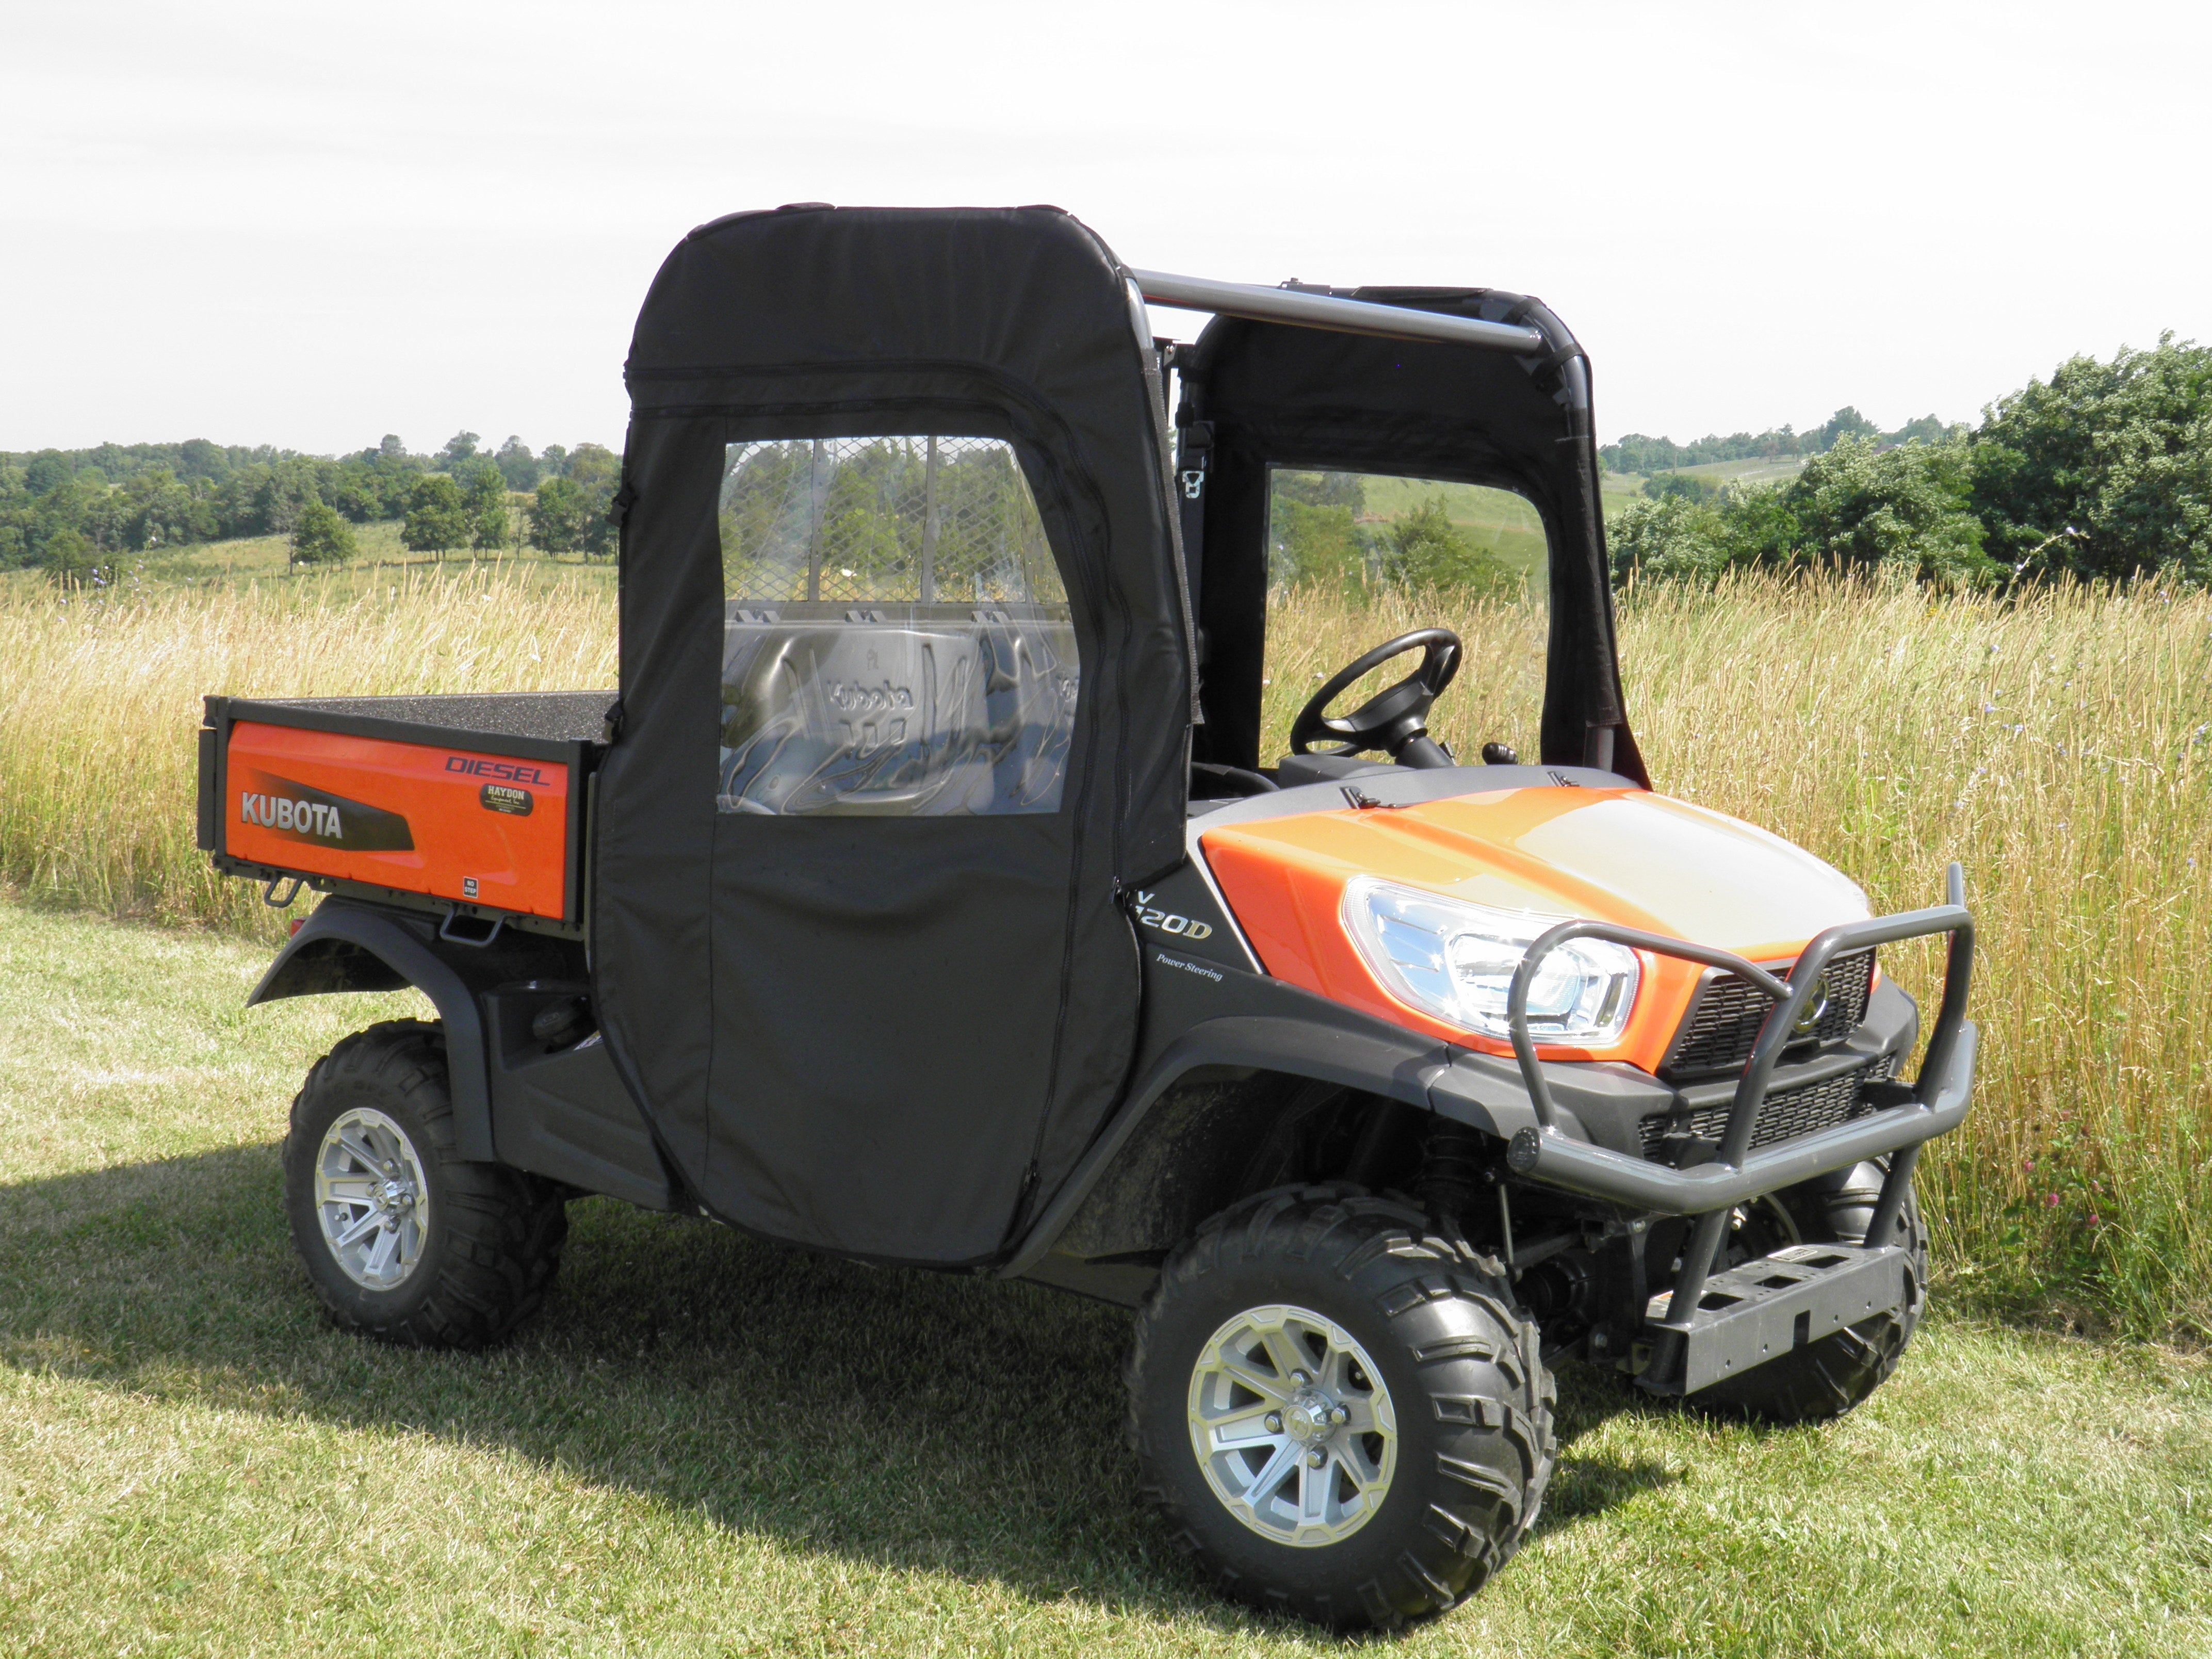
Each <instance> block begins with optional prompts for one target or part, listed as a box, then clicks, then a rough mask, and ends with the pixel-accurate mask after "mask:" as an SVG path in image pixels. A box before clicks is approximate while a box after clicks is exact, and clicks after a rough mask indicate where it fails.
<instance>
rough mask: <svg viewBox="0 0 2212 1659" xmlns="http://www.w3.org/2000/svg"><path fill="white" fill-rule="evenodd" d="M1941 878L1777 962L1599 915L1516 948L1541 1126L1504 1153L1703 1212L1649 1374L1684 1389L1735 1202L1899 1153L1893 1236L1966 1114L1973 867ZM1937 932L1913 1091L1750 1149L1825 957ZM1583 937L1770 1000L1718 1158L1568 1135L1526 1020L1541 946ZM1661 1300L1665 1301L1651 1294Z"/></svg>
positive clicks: (1512, 999)
mask: <svg viewBox="0 0 2212 1659" xmlns="http://www.w3.org/2000/svg"><path fill="white" fill-rule="evenodd" d="M1944 884H1945V888H1946V893H1945V902H1943V903H1942V904H1938V905H1935V906H1932V907H1930V908H1928V909H1925V910H1909V911H1906V912H1905V913H1903V914H1902V915H1893V916H1875V917H1871V918H1869V920H1867V921H1851V922H1845V923H1844V924H1842V925H1841V926H1839V927H1831V928H1829V929H1828V930H1827V931H1826V933H1821V934H1820V935H1819V936H1817V937H1816V938H1815V939H1814V940H1813V942H1812V943H1811V944H1809V945H1807V946H1806V947H1805V949H1804V951H1803V952H1802V954H1801V955H1800V956H1799V957H1798V958H1797V960H1796V962H1795V963H1792V964H1791V965H1790V970H1789V972H1788V974H1787V975H1782V976H1778V975H1774V974H1771V973H1770V972H1768V971H1767V970H1766V969H1764V968H1761V967H1759V965H1758V964H1757V963H1751V962H1747V961H1745V960H1744V959H1743V958H1742V957H1739V956H1735V955H1732V954H1730V953H1729V952H1728V951H1715V950H1711V949H1708V948H1706V947H1705V946H1704V945H1691V944H1687V943H1686V942H1684V941H1683V940H1680V939H1662V938H1661V937H1659V936H1658V935H1657V934H1655V933H1639V932H1638V931H1637V930H1636V929H1634V928H1632V927H1613V926H1612V925H1611V924H1610V923H1607V922H1601V921H1566V922H1562V923H1560V924H1559V926H1558V927H1554V928H1553V929H1552V930H1551V931H1550V932H1549V933H1545V934H1543V935H1542V936H1541V938H1539V939H1537V940H1536V941H1535V943H1534V944H1533V945H1530V946H1529V947H1528V954H1527V955H1525V956H1524V957H1522V959H1521V965H1520V967H1519V969H1516V972H1515V973H1514V975H1513V986H1512V989H1511V992H1510V994H1509V995H1508V998H1507V1000H1506V1022H1507V1025H1508V1027H1509V1029H1510V1031H1511V1033H1512V1037H1513V1052H1514V1054H1515V1055H1516V1057H1517V1058H1518V1059H1519V1060H1520V1062H1521V1076H1522V1080H1523V1082H1524V1083H1526V1085H1528V1101H1529V1105H1530V1107H1531V1108H1532V1109H1534V1113H1535V1115H1536V1124H1537V1127H1534V1128H1533V1129H1522V1131H1521V1132H1520V1133H1517V1134H1516V1135H1515V1136H1514V1137H1513V1140H1512V1143H1511V1145H1510V1146H1509V1147H1508V1149H1507V1152H1506V1161H1507V1163H1508V1164H1510V1166H1511V1168H1512V1170H1513V1171H1514V1173H1515V1174H1516V1175H1518V1176H1522V1177H1523V1178H1525V1179H1528V1180H1531V1181H1541V1182H1547V1183H1548V1184H1550V1185H1552V1186H1554V1187H1559V1188H1565V1189H1566V1190H1567V1191H1569V1192H1576V1193H1583V1194H1588V1195H1589V1196H1591V1197H1594V1198H1603V1199H1609V1200H1613V1202H1615V1203H1618V1204H1624V1205H1627V1206H1630V1207H1632V1208H1634V1209H1638V1210H1644V1211H1648V1212H1657V1213H1661V1214H1666V1215H1684V1216H1694V1217H1696V1218H1697V1226H1696V1228H1695V1230H1694V1231H1693V1233H1692V1238H1691V1242H1690V1244H1689V1247H1688V1248H1687V1249H1686V1250H1684V1252H1683V1253H1682V1266H1681V1270H1680V1274H1679V1275H1678V1276H1677V1278H1676V1279H1675V1281H1674V1293H1673V1295H1672V1297H1670V1298H1669V1299H1668V1304H1667V1309H1666V1314H1665V1316H1664V1317H1663V1318H1656V1317H1655V1318H1654V1320H1653V1323H1654V1325H1655V1326H1656V1328H1658V1330H1659V1331H1660V1332H1661V1333H1662V1334H1663V1337H1662V1342H1661V1343H1660V1345H1659V1346H1658V1349H1657V1352H1656V1354H1655V1356H1654V1358H1653V1362H1652V1364H1651V1366H1650V1370H1649V1372H1648V1373H1647V1376H1648V1378H1649V1379H1650V1380H1649V1381H1648V1383H1647V1384H1646V1386H1648V1387H1651V1388H1653V1389H1657V1390H1660V1391H1663V1392H1668V1393H1678V1392H1682V1391H1683V1384H1684V1383H1685V1381H1686V1376H1684V1375H1683V1371H1684V1364H1683V1351H1684V1349H1685V1347H1686V1344H1687V1340H1688V1338H1689V1335H1690V1334H1691V1329H1692V1325H1693V1323H1696V1322H1697V1316H1698V1312H1699V1305H1698V1304H1699V1302H1700V1301H1701V1300H1703V1299H1704V1297H1705V1284H1706V1278H1707V1275H1708V1273H1710V1272H1711V1265H1712V1261H1713V1259H1714V1257H1715V1255H1717V1253H1718V1251H1719V1249H1720V1244H1721V1235H1722V1231H1723V1229H1724V1228H1725V1227H1726V1226H1727V1225H1728V1218H1729V1212H1730V1211H1732V1210H1733V1209H1734V1208H1735V1206H1737V1205H1739V1204H1741V1203H1742V1202H1743V1201H1744V1200H1747V1199H1751V1198H1756V1197H1758V1196H1759V1194H1762V1193H1770V1192H1772V1191H1774V1190H1775V1189H1776V1188H1782V1187H1790V1186H1795V1185H1796V1183H1797V1182H1801V1181H1809V1180H1811V1179H1812V1178H1813V1177H1814V1176H1819V1175H1826V1173H1828V1172H1829V1171H1830V1170H1840V1169H1844V1168H1848V1167H1849V1166H1850V1165H1851V1164H1859V1163H1863V1162H1864V1161H1866V1160H1867V1159H1869V1158H1881V1157H1883V1156H1884V1155H1886V1154H1889V1153H1894V1154H1896V1156H1895V1157H1894V1158H1892V1159H1891V1161H1890V1166H1889V1173H1888V1176H1887V1179H1885V1180H1884V1182H1882V1188H1881V1197H1880V1198H1879V1199H1878V1200H1876V1201H1875V1211H1874V1215H1873V1218H1872V1219H1871V1221H1870V1223H1869V1225H1868V1228H1867V1235H1866V1236H1867V1238H1868V1239H1869V1241H1873V1240H1875V1239H1880V1238H1883V1237H1887V1235H1888V1233H1889V1231H1890V1230H1891V1229H1892V1228H1893V1226H1894V1225H1895V1224H1896V1221H1897V1215H1898V1211H1899V1207H1900V1206H1902V1205H1903V1204H1904V1202H1905V1194H1906V1193H1907V1192H1909V1191H1910V1190H1911V1185H1912V1166H1913V1164H1914V1163H1915V1161H1916V1160H1917V1158H1918V1157H1919V1154H1920V1148H1921V1146H1922V1144H1923V1142H1925V1141H1928V1140H1929V1139H1933V1138H1934V1137H1935V1136H1936V1135H1940V1134H1942V1133H1946V1132H1947V1131H1948V1130H1951V1129H1954V1128H1956V1127H1958V1126H1959V1124H1960V1122H1961V1121H1963V1120H1964V1119H1965V1117H1966V1106H1967V1103H1968V1101H1969V1100H1970V1099H1971V1098H1972V1094H1973V1087H1974V1054H1975V1048H1976V1043H1977V1034H1976V1030H1975V1028H1974V1025H1973V1024H1972V1022H1971V1021H1969V1020H1968V1019H1967V1018H1966V992H1967V987H1968V983H1969V981H1971V980H1972V976H1973V969H1974V919H1973V916H1972V914H1971V913H1970V912H1969V911H1968V910H1967V908H1966V873H1965V872H1964V871H1963V870H1961V869H1960V866H1958V865H1956V864H1954V865H1952V866H1950V868H1949V870H1948V872H1946V875H1945V883H1944ZM1930 933H1948V934H1949V935H1950V936H1951V944H1950V950H1949V953H1948V958H1947V960H1946V962H1945V964H1944V970H1943V1002H1942V1008H1941V1009H1940V1010H1939V1011H1938V1012H1937V1013H1936V1024H1935V1028H1934V1030H1932V1031H1931V1032H1930V1034H1929V1039H1928V1051H1927V1055H1926V1058H1925V1059H1924V1060H1923V1061H1922V1063H1921V1067H1920V1075H1919V1076H1918V1077H1917V1079H1914V1081H1913V1083H1912V1085H1911V1098H1910V1099H1909V1100H1907V1101H1905V1102H1904V1103H1901V1104H1899V1105H1895V1106H1889V1107H1885V1108H1883V1109H1881V1110H1878V1111H1875V1112H1871V1113H1869V1114H1868V1115H1866V1116H1864V1117H1861V1118H1857V1119H1854V1120H1853V1121H1850V1122H1849V1123H1844V1124H1839V1125H1838V1126H1837V1127H1834V1128H1832V1129H1825V1130H1822V1131H1820V1132H1819V1133H1814V1134H1809V1135H1802V1136H1800V1137H1798V1138H1797V1139H1794V1140H1787V1141H1784V1142H1781V1143H1779V1144H1778V1145H1776V1146H1770V1147H1767V1148H1765V1149H1764V1150H1762V1151H1760V1152H1751V1151H1750V1146H1751V1136H1752V1130H1753V1127H1754V1126H1755V1125H1756V1124H1757V1122H1758V1121H1759V1109H1760V1107H1761V1106H1763V1105H1764V1104H1765V1101H1766V1091H1767V1088H1768V1085H1769V1084H1770V1083H1771V1080H1772V1079H1773V1076H1774V1067H1775V1065H1776V1063H1777V1062H1778V1060H1780V1059H1781V1058H1782V1051H1783V1049H1784V1048H1785V1047H1786V1046H1787V1045H1788V1043H1789V1041H1790V1028H1791V1027H1792V1026H1793V1025H1794V1024H1796V1021H1797V1019H1798V1018H1799V1016H1800V1015H1801V1014H1802V1013H1803V1012H1804V1011H1805V1007H1806V1005H1807V1003H1808V1001H1809V1000H1810V999H1811V997H1812V996H1813V994H1814V992H1815V991H1816V989H1817V988H1818V987H1819V986H1820V975H1822V974H1823V973H1824V972H1825V971H1826V969H1827V966H1828V963H1829V962H1830V961H1831V960H1832V958H1833V957H1835V956H1836V955H1837V954H1838V952H1839V951H1850V950H1855V949H1857V948H1859V947H1861V946H1863V945H1888V944H1892V943H1893V942H1894V941H1896V940H1899V939H1918V938H1922V937H1923V936H1925V935H1928V934H1930ZM1570 939H1610V940H1612V941H1613V942H1614V943H1615V944H1619V945H1628V946H1630V947H1632V948H1633V949H1636V950H1639V951H1652V952H1654V953H1656V954H1658V955H1661V956H1670V957H1681V958H1683V959H1684V960H1686V961H1689V962H1696V963H1704V964H1705V966H1707V967H1711V968H1722V969H1727V970H1728V971H1729V972H1730V973H1734V974H1738V975H1741V976H1742V977H1743V978H1744V980H1746V981H1747V982H1749V983H1750V984H1752V985H1754V986H1756V987H1759V990H1760V991H1761V992H1763V993H1764V994H1765V995H1766V996H1768V997H1770V998H1771V999H1772V1000H1773V1002H1774V1004H1775V1006H1774V1007H1773V1008H1772V1009H1771V1010H1770V1011H1769V1012H1768V1013H1767V1016H1766V1021H1765V1024H1763V1025H1761V1026H1760V1027H1759V1037H1758V1041H1757V1042H1755V1043H1753V1047H1752V1051H1751V1059H1750V1060H1749V1061H1748V1062H1747V1064H1746V1065H1745V1066H1744V1070H1743V1077H1742V1079H1741V1081H1739V1082H1738V1083H1737V1085H1736V1090H1735V1099H1734V1100H1732V1101H1731V1102H1730V1103H1729V1118H1728V1127H1726V1129H1725V1130H1723V1133H1722V1135H1721V1144H1720V1149H1719V1151H1717V1152H1715V1153H1714V1155H1713V1158H1712V1160H1711V1162H1710V1163H1707V1164H1699V1165H1698V1166H1696V1167H1695V1168H1693V1169H1687V1170H1674V1169H1669V1168H1667V1167H1666V1166H1664V1165H1662V1164H1652V1163H1649V1162H1647V1161H1645V1160H1644V1159H1643V1158H1632V1157H1630V1156H1629V1155H1627V1154H1626V1153H1623V1152H1612V1151H1608V1150H1607V1148H1605V1147H1602V1146H1591V1145H1590V1144H1589V1142H1587V1141H1583V1140H1574V1139H1569V1138H1568V1137H1567V1136H1566V1135H1565V1133H1562V1132H1561V1130H1560V1128H1559V1113H1558V1110H1557V1109H1556V1107H1555V1106H1554V1105H1553V1100H1552V1091H1551V1086H1550V1085H1549V1084H1548V1083H1547V1082H1546V1080H1545V1078H1544V1072H1543V1068H1542V1066H1540V1065H1539V1064H1538V1063H1537V1060H1536V1043H1535V1040H1534V1037H1532V1036H1530V1035H1529V1032H1528V987H1529V985H1530V984H1531V983H1532V982H1533V981H1534V978H1535V975H1536V969H1537V968H1538V966H1539V965H1540V964H1541V963H1542V961H1543V959H1544V957H1546V956H1547V955H1548V954H1550V952H1551V951H1553V950H1554V949H1556V948H1557V947H1559V945H1564V944H1565V943H1567V941H1569V940H1570ZM1855 1254H1863V1255H1877V1256H1878V1255H1887V1254H1890V1252H1887V1251H1886V1250H1884V1249H1879V1248H1870V1249H1868V1250H1866V1251H1863V1252H1857V1253H1855ZM1867 1265H1868V1266H1869V1267H1872V1266H1873V1265H1874V1264H1873V1263H1871V1262H1869V1263H1868V1264H1867ZM1653 1306H1654V1308H1655V1309H1656V1306H1657V1303H1656V1298H1655V1300H1654V1304H1653Z"/></svg>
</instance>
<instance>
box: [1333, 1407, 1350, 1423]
mask: <svg viewBox="0 0 2212 1659" xmlns="http://www.w3.org/2000/svg"><path fill="white" fill-rule="evenodd" d="M1328 1420H1329V1421H1330V1422H1332V1423H1334V1424H1335V1425H1337V1427H1339V1428H1342V1427H1343V1426H1344V1425H1346V1423H1349V1422H1350V1421H1352V1410H1351V1407H1347V1406H1332V1407H1329V1412H1328Z"/></svg>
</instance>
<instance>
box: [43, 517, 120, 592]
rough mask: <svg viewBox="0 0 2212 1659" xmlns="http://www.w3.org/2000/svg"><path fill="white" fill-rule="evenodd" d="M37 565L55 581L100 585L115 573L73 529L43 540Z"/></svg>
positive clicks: (98, 553)
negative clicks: (44, 543)
mask: <svg viewBox="0 0 2212 1659" xmlns="http://www.w3.org/2000/svg"><path fill="white" fill-rule="evenodd" d="M40 562H41V563H42V564H43V565H44V566H45V567H46V574H48V575H49V576H51V577H52V578H53V580H56V581H58V582H101V581H106V580H109V579H110V578H111V577H112V575H113V574H114V572H113V568H112V566H110V565H108V564H106V563H103V562H101V560H100V550H99V549H97V548H96V547H94V545H93V544H91V542H89V541H88V540H87V539H86V538H84V537H83V536H82V535H80V534H78V532H76V531H74V530H59V531H57V532H54V533H53V534H52V535H51V536H49V537H48V538H46V545H45V546H44V547H43V548H41V549H40Z"/></svg>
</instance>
